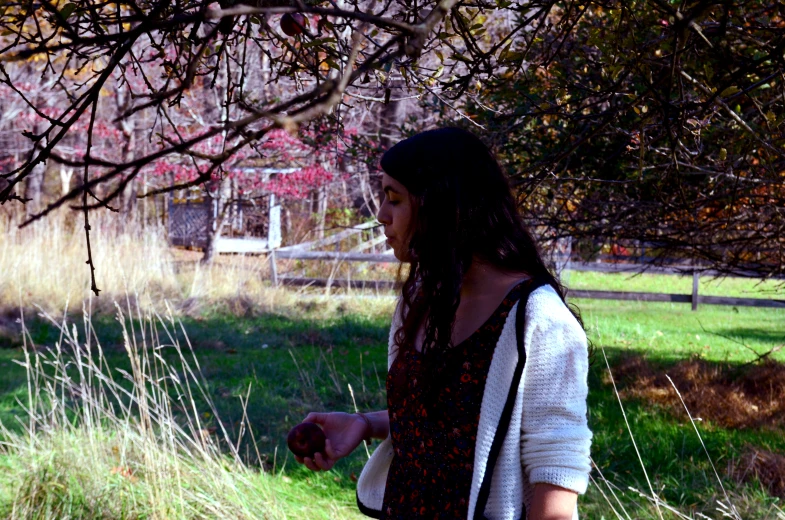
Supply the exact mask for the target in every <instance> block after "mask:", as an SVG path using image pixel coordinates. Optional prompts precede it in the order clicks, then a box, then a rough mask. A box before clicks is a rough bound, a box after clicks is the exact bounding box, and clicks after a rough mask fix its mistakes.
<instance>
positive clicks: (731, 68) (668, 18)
mask: <svg viewBox="0 0 785 520" xmlns="http://www.w3.org/2000/svg"><path fill="white" fill-rule="evenodd" d="M541 16H542V17H543V18H542V19H543V20H547V21H546V22H545V23H544V24H540V25H538V26H536V27H535V28H533V29H531V30H528V31H524V32H521V33H519V35H518V37H516V38H515V39H513V41H511V42H510V43H509V45H508V46H507V47H505V50H504V52H503V54H502V55H501V57H500V58H501V59H500V60H499V61H498V67H497V70H496V72H495V74H493V75H492V76H491V78H492V79H491V80H490V81H489V82H488V83H487V84H486V85H484V86H483V87H482V88H480V89H479V90H478V95H477V96H476V97H473V98H470V99H469V100H468V102H467V103H466V105H467V110H468V111H469V113H470V114H471V117H472V118H473V120H474V121H476V122H478V123H479V124H482V125H483V126H485V127H486V128H487V129H488V131H489V138H490V139H491V140H492V141H494V142H495V143H496V144H497V145H498V147H499V148H500V150H501V151H502V158H503V161H504V162H505V164H506V166H507V167H508V168H509V170H510V172H511V175H513V176H514V178H515V182H516V184H517V188H518V192H519V194H520V198H521V202H522V206H523V208H524V209H525V211H526V212H527V215H528V218H530V219H531V220H532V221H533V222H534V223H536V224H538V225H544V226H547V227H548V228H549V229H551V230H554V235H555V236H569V237H573V238H575V239H578V240H579V242H580V241H581V240H582V241H583V242H584V243H587V242H589V243H590V242H592V241H600V242H605V243H613V242H621V243H626V244H627V245H628V246H629V245H635V244H646V245H648V247H649V249H648V252H649V253H650V254H653V255H655V256H657V258H658V260H659V261H665V260H667V259H672V258H673V257H680V258H682V259H685V258H689V259H695V260H698V261H701V264H702V266H703V267H705V268H713V269H719V270H720V271H722V272H725V273H729V274H731V273H733V274H748V275H749V274H752V275H755V276H763V277H766V276H774V275H783V274H785V147H784V146H783V145H785V135H784V134H783V125H782V123H783V120H785V111H783V106H784V105H783V104H784V103H785V76H783V73H784V72H785V61H784V58H783V51H785V6H783V5H782V3H778V2H763V1H746V2H727V1H725V2H711V1H703V0H701V1H684V2H665V1H660V0H649V1H631V2H582V3H580V4H579V3H569V2H564V3H560V4H559V5H558V6H557V7H555V8H553V9H551V10H550V11H549V12H547V13H545V12H543V13H542V15H541Z"/></svg>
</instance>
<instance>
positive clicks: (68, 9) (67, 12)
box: [60, 3, 76, 20]
mask: <svg viewBox="0 0 785 520" xmlns="http://www.w3.org/2000/svg"><path fill="white" fill-rule="evenodd" d="M75 10H76V4H71V3H68V4H65V5H64V6H63V8H62V9H60V16H62V17H63V20H68V17H69V16H71V15H72V14H73V12H74V11H75Z"/></svg>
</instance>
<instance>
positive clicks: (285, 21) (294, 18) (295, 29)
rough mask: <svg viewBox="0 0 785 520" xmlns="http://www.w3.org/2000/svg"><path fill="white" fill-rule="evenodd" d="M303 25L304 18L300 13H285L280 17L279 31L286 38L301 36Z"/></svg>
mask: <svg viewBox="0 0 785 520" xmlns="http://www.w3.org/2000/svg"><path fill="white" fill-rule="evenodd" d="M305 24H306V20H305V16H303V15H302V14H301V13H286V14H284V15H283V16H282V17H281V30H282V31H283V32H284V34H286V35H287V36H294V35H295V34H302V32H303V29H304V28H305Z"/></svg>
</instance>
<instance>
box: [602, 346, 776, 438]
mask: <svg viewBox="0 0 785 520" xmlns="http://www.w3.org/2000/svg"><path fill="white" fill-rule="evenodd" d="M666 374H667V375H669V376H670V377H671V379H673V382H674V384H675V385H676V388H678V389H679V392H681V395H682V397H683V398H684V402H685V403H686V405H687V408H688V409H689V410H690V413H691V414H692V416H693V417H700V418H701V419H703V420H704V421H711V422H712V423H714V424H717V425H719V426H723V427H725V428H777V429H781V428H783V427H785V364H783V363H778V362H776V361H766V362H764V363H760V364H756V365H749V366H745V367H734V366H728V365H721V364H717V363H710V362H708V361H704V360H701V359H690V360H686V361H681V362H679V363H677V364H676V365H673V366H670V367H667V368H663V367H658V366H654V365H652V364H651V363H649V362H648V361H646V360H645V359H643V358H640V357H631V358H628V359H625V360H623V361H622V362H621V363H618V364H617V365H616V367H615V368H613V377H614V378H615V379H616V382H617V385H618V386H619V393H620V394H621V396H622V397H634V398H639V399H643V400H646V401H649V402H653V403H657V404H660V405H662V406H665V407H667V408H670V409H671V410H672V411H673V413H674V414H683V413H684V407H683V406H682V404H681V402H680V401H679V397H678V395H676V392H675V391H674V390H673V387H672V386H671V384H670V382H669V381H668V379H667V378H666ZM604 378H605V379H607V380H608V382H609V377H608V375H607V373H606V374H605V376H604Z"/></svg>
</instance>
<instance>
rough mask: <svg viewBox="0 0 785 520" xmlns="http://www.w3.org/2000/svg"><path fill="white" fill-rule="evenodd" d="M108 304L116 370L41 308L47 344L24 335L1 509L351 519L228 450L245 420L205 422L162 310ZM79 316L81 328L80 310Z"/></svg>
mask: <svg viewBox="0 0 785 520" xmlns="http://www.w3.org/2000/svg"><path fill="white" fill-rule="evenodd" d="M117 312H118V321H119V322H120V323H122V324H124V325H123V336H124V338H125V341H124V346H125V350H126V354H127V356H128V359H129V361H130V366H131V370H130V371H128V372H125V371H120V373H119V374H118V371H117V369H116V368H115V369H110V367H109V366H108V365H107V363H106V360H105V358H104V356H103V350H102V348H101V344H100V342H99V341H98V338H97V337H95V335H94V333H93V334H91V335H89V336H88V337H87V338H78V337H77V336H76V328H75V327H73V328H72V327H70V326H69V324H68V323H66V322H61V323H57V322H56V321H55V320H54V319H52V318H51V317H49V316H48V315H46V314H44V315H45V316H46V317H47V318H48V319H49V320H50V321H52V323H55V324H57V325H58V326H59V327H60V333H61V336H60V340H59V341H58V342H57V343H56V344H55V346H54V347H53V348H51V349H39V348H36V347H35V345H33V344H32V342H31V339H30V336H29V334H27V331H24V338H25V341H24V353H25V356H24V362H23V365H24V367H25V369H26V371H27V381H28V394H29V395H28V398H27V402H25V403H23V404H24V405H25V407H26V412H27V418H26V422H25V424H24V429H23V431H22V433H17V432H13V431H10V430H9V429H8V428H6V427H5V426H4V425H3V424H2V423H0V465H2V466H3V467H2V476H0V517H3V518H10V519H26V518H46V519H49V518H51V519H65V518H154V519H158V518H160V519H164V518H178V519H179V518H186V519H190V518H232V519H246V518H247V519H258V518H268V519H283V518H324V519H334V518H350V517H359V515H358V514H357V513H356V512H355V508H354V504H353V503H346V501H345V499H344V500H340V499H334V498H333V499H331V498H329V497H328V498H324V497H321V498H320V497H315V496H313V494H312V493H310V492H309V490H308V489H307V487H306V486H305V485H304V484H302V483H296V482H292V481H291V480H289V479H287V478H286V477H283V478H280V477H276V476H275V475H274V474H273V475H271V474H266V473H263V472H259V471H257V470H254V469H252V468H249V467H248V466H246V465H245V464H244V463H243V462H242V460H241V458H240V456H239V453H238V452H237V448H236V447H237V446H238V445H239V443H240V441H241V440H242V439H243V437H247V436H251V435H252V433H251V428H250V425H249V424H248V421H247V418H246V417H244V418H243V421H242V422H241V425H240V433H239V435H238V438H230V436H229V434H228V433H227V432H226V431H225V430H223V429H222V428H223V427H222V426H219V427H218V430H216V431H211V430H210V429H207V428H206V427H205V425H204V423H203V417H204V414H205V412H204V411H203V410H198V409H197V406H196V404H195V400H194V396H195V395H196V394H199V395H200V396H201V398H202V399H204V400H205V401H206V402H207V403H209V406H210V411H209V412H207V414H212V415H213V416H215V415H217V412H216V409H215V406H214V405H213V403H212V401H211V399H210V396H209V392H207V391H206V390H205V382H204V380H203V379H202V377H201V375H200V373H201V369H200V366H199V362H198V360H197V359H196V357H195V356H194V354H193V350H192V349H191V348H190V344H181V343H180V342H179V341H178V339H177V337H178V334H177V332H176V329H177V328H179V327H180V325H179V324H178V322H177V321H176V319H175V317H174V316H173V314H172V313H171V309H169V310H168V313H167V314H166V315H165V316H161V315H158V314H156V313H155V312H153V311H143V310H142V309H141V307H136V308H133V307H128V308H126V309H123V310H122V311H121V310H120V308H119V307H118V308H117ZM132 313H133V314H134V318H135V320H134V321H136V323H137V325H136V326H135V330H134V328H133V327H134V325H133V323H134V321H132V320H128V321H126V319H125V315H124V314H132ZM84 319H85V323H86V324H87V325H88V327H87V330H91V327H89V322H90V317H89V315H88V314H87V311H85V316H84ZM126 323H127V324H126ZM182 332H184V331H182ZM186 342H187V339H186ZM167 360H168V361H167ZM249 391H250V389H249ZM246 402H247V399H246ZM216 424H218V425H222V424H223V423H222V422H221V421H220V420H218V421H217V423H216ZM251 443H252V444H253V445H254V446H255V445H256V442H255V440H254V439H251Z"/></svg>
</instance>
